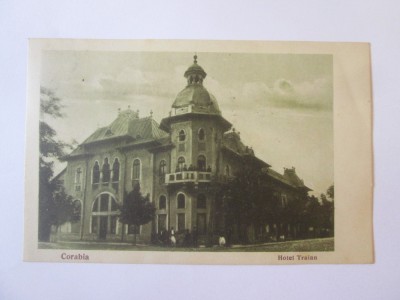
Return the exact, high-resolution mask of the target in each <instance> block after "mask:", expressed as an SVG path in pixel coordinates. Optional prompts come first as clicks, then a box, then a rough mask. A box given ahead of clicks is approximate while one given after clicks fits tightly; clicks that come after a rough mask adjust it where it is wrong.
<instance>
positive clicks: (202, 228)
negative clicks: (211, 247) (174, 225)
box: [197, 214, 207, 234]
mask: <svg viewBox="0 0 400 300" xmlns="http://www.w3.org/2000/svg"><path fill="white" fill-rule="evenodd" d="M206 229H207V227H206V214H197V231H198V233H199V234H206Z"/></svg>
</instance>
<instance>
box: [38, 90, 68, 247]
mask: <svg viewBox="0 0 400 300" xmlns="http://www.w3.org/2000/svg"><path fill="white" fill-rule="evenodd" d="M61 108H62V105H61V100H60V99H59V98H57V97H56V96H55V95H54V93H53V92H51V91H50V90H48V89H45V88H41V89H40V110H41V120H40V123H39V152H40V157H39V240H40V241H48V240H49V238H50V232H51V226H52V225H55V226H56V227H58V226H60V225H62V224H63V223H65V222H67V221H70V220H71V216H72V213H73V203H72V197H70V196H68V195H67V194H66V193H65V190H64V189H63V188H62V186H61V185H60V182H59V181H57V180H53V179H52V178H53V175H54V161H55V159H58V158H60V157H61V156H63V155H64V154H65V152H64V149H65V147H67V146H68V145H67V144H66V143H64V142H62V141H59V140H57V138H56V137H57V133H56V131H55V130H54V129H53V128H52V127H51V126H50V125H49V124H48V123H47V122H46V121H45V119H46V118H47V117H50V118H60V117H63V114H62V113H61Z"/></svg>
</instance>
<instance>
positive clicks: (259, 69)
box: [41, 51, 333, 195]
mask: <svg viewBox="0 0 400 300" xmlns="http://www.w3.org/2000/svg"><path fill="white" fill-rule="evenodd" d="M193 55H194V53H188V52H100V51H44V52H43V55H42V67H41V86H42V87H45V88H47V89H50V90H52V91H53V92H54V93H55V95H56V96H57V97H59V98H60V99H61V100H62V104H63V105H64V107H63V112H64V114H65V116H64V118H59V119H55V120H52V119H46V121H47V122H49V123H50V124H51V125H52V126H53V127H54V129H55V130H56V131H57V133H58V136H59V138H60V139H61V140H63V141H65V142H71V141H73V140H75V141H77V142H78V143H81V142H83V141H84V140H85V139H86V138H87V137H88V136H89V135H90V134H92V133H93V132H94V131H95V130H96V129H97V128H99V127H103V126H107V125H109V124H110V123H111V122H112V121H113V120H114V119H115V118H116V117H117V115H118V109H119V108H121V109H122V110H123V109H127V108H128V106H130V108H131V109H133V110H139V114H140V116H141V117H145V116H149V115H150V112H153V117H154V119H155V120H156V121H157V122H160V121H161V119H162V118H164V117H166V116H168V114H169V111H170V110H171V105H172V103H173V102H174V100H175V97H176V95H177V94H178V93H179V92H180V91H181V90H182V89H183V88H185V86H186V79H185V78H184V77H183V74H184V72H185V70H186V69H187V68H188V67H189V66H190V65H191V64H192V63H193ZM197 55H198V59H197V61H198V64H199V65H200V66H202V67H203V69H204V70H205V72H206V73H207V77H206V79H205V80H204V82H203V85H204V86H205V88H206V89H207V90H208V91H209V92H210V93H211V94H213V95H214V96H215V97H216V99H217V101H218V104H219V107H220V110H221V112H222V115H223V116H224V118H225V119H227V120H228V121H229V122H231V123H232V124H233V127H235V129H236V131H239V132H240V136H241V139H242V141H243V142H244V143H245V144H246V145H248V146H250V147H253V150H254V151H255V154H256V155H257V156H258V157H259V158H261V159H262V160H264V161H265V162H267V163H268V164H270V165H271V166H272V168H273V169H274V170H276V171H278V172H280V173H283V168H284V167H287V168H291V167H295V168H296V172H297V174H298V176H299V177H300V178H302V179H304V182H305V184H306V185H307V186H308V187H310V188H311V189H312V190H313V192H312V194H314V195H320V194H321V193H325V192H326V190H327V188H328V187H329V186H330V185H332V184H333V111H332V110H333V65H332V63H333V62H332V56H331V55H321V54H318V55H310V54H263V53H257V54H255V53H203V52H201V53H197ZM61 168H62V164H57V166H56V170H55V171H56V172H58V171H60V170H61Z"/></svg>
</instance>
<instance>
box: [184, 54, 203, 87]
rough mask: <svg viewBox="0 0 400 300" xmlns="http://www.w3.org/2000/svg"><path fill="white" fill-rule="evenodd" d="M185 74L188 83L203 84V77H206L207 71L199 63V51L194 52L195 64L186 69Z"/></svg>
mask: <svg viewBox="0 0 400 300" xmlns="http://www.w3.org/2000/svg"><path fill="white" fill-rule="evenodd" d="M184 76H185V78H186V79H187V83H188V85H195V84H196V85H202V84H203V79H204V78H206V76H207V73H206V72H204V70H203V68H202V67H200V66H199V65H198V64H197V53H195V54H194V56H193V64H192V65H191V66H190V67H189V68H188V69H187V70H186V72H185V74H184Z"/></svg>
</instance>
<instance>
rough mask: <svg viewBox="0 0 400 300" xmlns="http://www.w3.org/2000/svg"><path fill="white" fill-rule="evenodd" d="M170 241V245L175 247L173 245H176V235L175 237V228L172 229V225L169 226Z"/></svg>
mask: <svg viewBox="0 0 400 300" xmlns="http://www.w3.org/2000/svg"><path fill="white" fill-rule="evenodd" d="M170 241H171V246H172V247H175V246H176V237H175V230H174V227H171V232H170Z"/></svg>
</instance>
